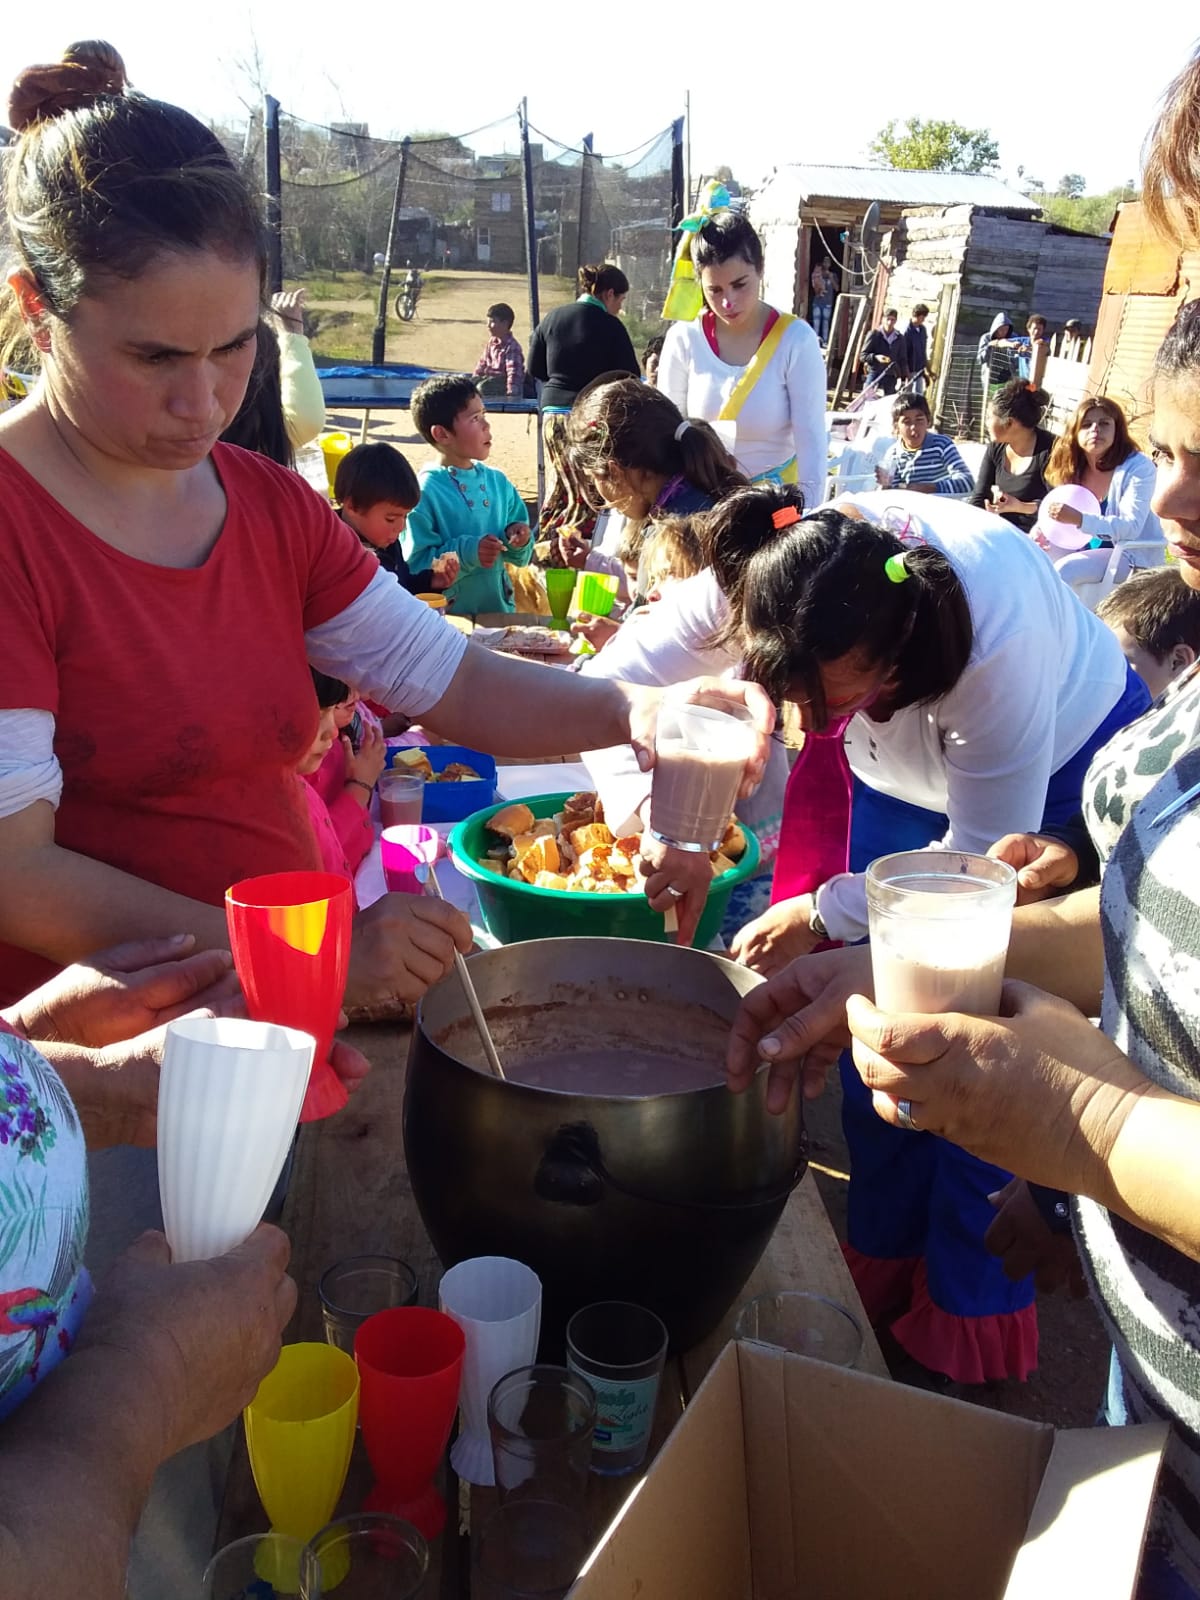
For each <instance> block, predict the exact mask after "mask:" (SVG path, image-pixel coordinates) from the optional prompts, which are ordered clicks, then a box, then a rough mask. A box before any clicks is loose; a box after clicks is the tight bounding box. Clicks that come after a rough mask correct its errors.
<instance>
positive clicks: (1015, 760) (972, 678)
mask: <svg viewBox="0 0 1200 1600" xmlns="http://www.w3.org/2000/svg"><path fill="white" fill-rule="evenodd" d="M847 498H850V499H852V500H853V501H854V502H856V503H857V504H859V505H861V506H862V507H863V508H864V509H865V510H867V511H869V512H872V513H873V514H875V515H879V514H881V513H882V512H883V511H884V510H886V509H887V508H888V507H889V506H897V507H900V508H902V509H903V510H905V511H907V512H909V513H910V514H911V515H912V518H913V525H914V528H919V529H920V530H921V531H922V533H923V534H924V536H925V537H926V538H927V539H928V542H929V543H930V544H932V545H933V546H934V547H935V548H936V549H939V550H941V551H942V552H943V554H945V555H946V556H948V557H949V559H950V561H951V563H952V564H953V566H954V569H955V571H956V572H957V574H958V576H959V578H960V579H961V581H962V583H963V586H964V588H965V589H966V593H967V600H968V603H969V605H970V607H971V618H972V623H973V627H974V643H973V646H972V650H971V657H970V660H969V661H968V664H967V668H966V671H965V672H964V673H963V675H962V677H961V678H960V679H959V681H958V683H957V684H955V686H954V688H953V689H951V690H950V692H949V693H948V694H946V695H944V696H943V697H942V699H940V700H938V701H936V702H935V703H934V704H932V705H928V706H909V707H907V708H906V709H905V710H903V711H898V712H896V714H895V715H894V716H893V717H892V718H891V720H890V721H889V722H873V721H871V719H870V718H869V717H868V716H866V715H865V714H863V713H860V714H859V715H858V716H856V717H854V718H853V719H852V721H851V723H850V726H849V728H848V729H847V733H846V755H847V758H848V760H849V763H850V769H851V771H852V772H853V773H854V774H855V776H856V777H858V778H861V779H862V780H863V782H864V783H867V784H870V786H871V787H872V788H873V789H877V790H879V791H880V792H881V793H883V794H890V795H894V796H895V797H896V798H897V799H900V800H906V801H908V803H909V804H910V805H916V806H922V807H924V808H925V809H926V810H929V811H935V812H938V813H939V814H941V815H945V816H946V817H948V818H949V823H950V826H949V828H948V830H947V832H946V833H945V835H944V836H943V838H942V839H941V840H931V841H930V843H931V844H937V843H940V844H943V845H944V846H945V847H946V848H947V849H959V850H969V851H975V852H982V851H984V850H986V849H987V847H988V846H989V845H991V844H993V843H994V842H995V841H996V840H997V839H998V838H1000V837H1001V835H1002V834H1005V833H1010V832H1019V831H1034V830H1036V829H1037V828H1038V827H1039V826H1040V824H1041V820H1042V814H1043V811H1044V809H1045V804H1046V790H1047V786H1048V784H1049V780H1050V776H1051V774H1052V773H1054V772H1056V771H1057V770H1058V769H1059V767H1061V766H1063V765H1065V763H1066V762H1068V761H1069V760H1070V759H1071V757H1072V756H1074V755H1076V754H1077V753H1078V752H1079V750H1080V749H1082V747H1083V746H1084V744H1085V743H1086V742H1087V740H1088V739H1089V738H1090V736H1091V735H1092V734H1093V733H1094V732H1095V730H1096V728H1097V727H1099V725H1100V723H1101V722H1102V721H1103V720H1104V718H1105V717H1106V716H1107V715H1108V713H1109V712H1110V711H1111V710H1112V708H1113V707H1114V706H1115V705H1116V703H1117V701H1118V700H1119V699H1120V698H1121V695H1122V693H1123V692H1124V689H1125V683H1126V666H1125V658H1124V656H1123V655H1122V654H1121V649H1120V646H1119V645H1118V644H1117V641H1116V637H1115V635H1114V634H1112V633H1111V632H1110V631H1109V629H1108V628H1106V627H1105V626H1104V624H1103V623H1102V622H1100V621H1099V619H1098V618H1096V617H1094V616H1093V615H1092V614H1091V612H1089V611H1087V610H1085V608H1084V607H1083V606H1082V605H1080V603H1079V601H1078V600H1077V599H1076V598H1075V596H1074V595H1073V594H1072V593H1071V591H1070V589H1068V587H1067V585H1066V584H1064V583H1063V582H1062V581H1061V579H1060V578H1059V577H1058V575H1057V574H1056V573H1055V571H1054V568H1053V567H1052V566H1051V565H1050V563H1049V562H1048V561H1046V560H1045V558H1044V557H1043V555H1042V553H1041V551H1040V550H1039V549H1038V548H1037V546H1036V545H1035V544H1034V543H1033V542H1032V540H1030V539H1028V538H1027V537H1026V536H1025V535H1024V534H1023V533H1020V532H1019V531H1018V530H1017V529H1015V528H1012V527H1010V526H1009V524H1008V523H1006V522H1005V521H1004V520H1003V518H1001V517H997V516H995V515H993V514H992V513H991V512H988V511H980V510H978V509H977V508H975V507H973V506H969V505H966V504H965V503H963V502H961V501H956V500H950V499H943V498H941V497H935V496H933V495H917V494H905V493H899V492H897V491H894V490H881V491H879V492H877V493H871V494H862V495H853V496H849V497H847ZM655 611H656V613H657V615H656V616H654V617H653V618H651V619H647V620H646V621H644V622H639V623H637V624H635V625H634V626H633V627H631V628H629V629H622V630H621V632H620V633H619V634H618V635H617V637H616V638H615V639H614V640H613V641H612V642H611V643H610V644H609V645H608V646H607V647H606V648H605V649H604V650H603V651H602V652H601V654H600V655H599V656H598V657H597V658H596V660H595V662H594V663H589V667H590V668H591V670H593V671H599V672H603V673H604V674H605V675H607V676H612V677H619V678H622V679H625V680H626V681H630V682H642V683H673V682H678V681H680V680H681V679H683V678H687V677H692V676H695V675H696V674H698V673H704V672H713V671H717V672H720V671H723V670H726V668H727V667H728V665H729V657H728V656H726V655H724V654H723V653H718V652H711V651H708V650H706V643H707V641H709V640H711V638H712V636H713V635H714V634H715V633H716V632H717V630H718V629H719V628H720V627H721V626H722V624H723V623H724V621H725V620H726V617H727V606H726V601H725V597H724V595H723V594H722V593H721V590H720V588H719V587H718V584H717V581H716V579H715V577H714V576H713V574H712V573H711V571H707V572H702V573H699V574H698V575H697V576H696V577H694V578H689V579H687V580H686V581H685V582H683V583H680V584H677V585H675V586H673V587H672V589H671V590H670V591H668V594H667V595H666V596H665V597H664V599H663V600H662V601H660V602H659V604H658V605H657V606H656V607H655ZM618 646H620V653H619V654H617V655H611V656H610V652H612V651H614V650H617V647H618ZM585 759H587V760H588V762H589V765H591V767H592V771H593V773H594V775H595V777H596V779H597V782H598V784H599V786H600V789H601V793H602V794H606V796H607V795H608V794H610V793H611V795H612V797H613V812H612V814H613V815H617V814H618V813H619V812H620V813H621V814H628V811H629V810H632V809H634V806H636V805H637V804H640V803H641V801H642V800H643V799H644V798H645V796H646V793H647V787H648V786H647V780H646V778H645V777H644V776H643V775H640V774H635V772H634V771H631V768H632V765H633V763H632V759H631V758H626V757H625V755H624V753H623V752H618V751H613V752H609V751H605V752H603V753H600V754H595V753H592V754H589V755H588V756H587V757H586V758H585ZM631 799H632V801H633V805H630V804H629V801H630V800H631ZM608 804H609V801H608V798H607V797H606V799H605V805H606V807H607V806H608ZM623 807H627V810H625V811H623V812H622V808H623ZM817 905H818V908H819V910H820V912H821V916H822V917H823V919H824V921H825V923H826V926H827V927H828V928H829V931H830V933H831V935H832V936H833V937H834V938H837V939H847V940H852V939H861V938H864V937H865V936H866V932H867V914H866V890H865V884H864V879H863V876H862V875H861V874H853V873H845V874H842V875H840V876H838V877H836V878H832V879H830V881H829V882H828V883H827V884H824V885H823V886H822V887H821V889H819V890H818V892H817Z"/></svg>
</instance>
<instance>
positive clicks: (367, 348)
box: [309, 310, 390, 362]
mask: <svg viewBox="0 0 1200 1600" xmlns="http://www.w3.org/2000/svg"><path fill="white" fill-rule="evenodd" d="M309 321H310V324H311V326H312V327H313V330H314V331H313V335H312V338H311V340H310V343H311V345H312V353H313V355H314V356H315V357H316V359H317V360H318V361H327V362H328V361H353V362H362V361H369V360H370V359H371V344H372V340H373V338H374V334H375V313H374V312H373V311H371V312H361V313H360V312H357V311H320V310H317V311H315V312H313V313H310V317H309ZM389 333H390V329H389Z"/></svg>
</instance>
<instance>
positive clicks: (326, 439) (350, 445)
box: [321, 432, 354, 500]
mask: <svg viewBox="0 0 1200 1600" xmlns="http://www.w3.org/2000/svg"><path fill="white" fill-rule="evenodd" d="M353 449H354V440H353V439H352V438H351V437H350V435H349V434H348V433H340V432H336V433H323V434H322V435H321V454H322V455H323V456H324V457H325V476H326V478H327V479H328V480H329V498H330V499H331V500H332V499H333V485H334V480H335V479H336V478H337V469H338V463H339V462H340V461H341V459H342V457H343V456H345V455H349V454H350V452H351V450H353Z"/></svg>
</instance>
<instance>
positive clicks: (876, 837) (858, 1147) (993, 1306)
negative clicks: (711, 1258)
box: [841, 669, 1150, 1317]
mask: <svg viewBox="0 0 1200 1600" xmlns="http://www.w3.org/2000/svg"><path fill="white" fill-rule="evenodd" d="M1149 704H1150V696H1149V693H1148V691H1147V689H1146V686H1145V684H1144V683H1143V682H1142V680H1141V679H1140V678H1139V677H1137V675H1136V674H1135V673H1134V672H1133V670H1132V669H1130V671H1129V674H1128V678H1127V680H1126V687H1125V692H1124V694H1123V695H1122V697H1121V699H1120V700H1119V701H1118V702H1117V704H1116V705H1115V706H1114V707H1113V709H1112V711H1111V712H1109V714H1108V716H1107V717H1105V719H1104V721H1103V722H1102V723H1101V724H1100V726H1099V727H1098V728H1097V729H1096V731H1095V733H1093V734H1092V736H1091V738H1090V739H1089V740H1088V741H1087V743H1086V744H1085V745H1084V747H1083V749H1082V750H1080V751H1079V753H1078V754H1077V755H1075V756H1073V757H1072V758H1071V760H1070V761H1068V762H1066V764H1065V765H1064V766H1062V767H1061V768H1060V769H1059V770H1058V771H1057V772H1055V773H1054V774H1053V776H1052V777H1051V779H1050V783H1049V786H1048V788H1047V792H1046V809H1045V812H1044V814H1043V818H1042V826H1043V827H1051V826H1054V825H1056V824H1061V823H1064V822H1069V821H1071V819H1072V818H1073V817H1075V816H1076V815H1077V814H1078V812H1079V810H1080V805H1081V799H1082V793H1083V779H1084V776H1085V774H1086V772H1087V769H1088V767H1089V766H1090V765H1091V761H1092V757H1093V756H1094V755H1095V754H1096V752H1097V751H1098V750H1099V749H1101V748H1102V746H1104V745H1105V744H1107V743H1108V741H1109V739H1111V738H1112V737H1113V735H1114V734H1115V733H1117V732H1118V731H1119V730H1120V729H1121V728H1123V727H1125V726H1126V725H1127V724H1128V723H1130V722H1132V721H1133V720H1134V719H1135V718H1136V717H1139V716H1141V714H1142V712H1143V711H1145V710H1146V709H1147V707H1148V706H1149ZM948 825H949V824H948V820H947V818H945V817H942V816H938V815H937V813H936V812H932V811H926V810H924V809H922V808H921V807H920V806H912V805H908V804H907V803H906V802H904V801H903V800H895V799H892V798H891V797H889V796H887V795H882V794H879V793H878V792H877V791H876V790H874V789H870V788H868V787H867V785H866V784H864V783H860V782H859V781H858V780H855V785H854V801H853V815H852V823H851V831H850V870H851V871H852V872H864V871H865V870H866V868H867V866H868V865H869V864H870V862H872V861H873V860H874V859H875V858H876V856H881V855H887V854H889V853H890V852H891V851H894V850H919V849H923V848H924V847H925V846H926V845H927V844H928V843H929V841H930V840H931V839H936V838H938V837H939V836H940V835H942V834H943V833H945V831H946V829H947V827H948ZM841 1077H842V1126H843V1129H844V1131H845V1135H846V1144H847V1146H848V1148H849V1151H850V1193H849V1204H848V1217H847V1232H848V1235H849V1239H850V1243H851V1244H852V1245H853V1246H854V1248H855V1249H856V1250H858V1251H860V1252H861V1253H862V1254H863V1255H866V1256H874V1257H876V1258H878V1259H882V1260H900V1259H904V1258H907V1257H911V1256H924V1258H925V1266H926V1272H927V1275H928V1280H929V1293H930V1297H931V1298H932V1299H933V1301H934V1303H935V1304H936V1305H938V1306H940V1307H941V1309H942V1310H943V1311H948V1312H950V1313H952V1314H954V1315H957V1316H964V1317H966V1316H990V1315H994V1314H997V1313H1003V1312H1011V1311H1018V1310H1021V1309H1023V1308H1024V1307H1025V1306H1027V1305H1030V1304H1031V1303H1032V1301H1033V1297H1034V1287H1033V1279H1032V1278H1031V1277H1030V1278H1025V1279H1022V1280H1021V1281H1020V1282H1019V1283H1013V1282H1011V1281H1010V1280H1009V1279H1008V1278H1006V1277H1005V1275H1004V1269H1003V1267H1002V1266H1001V1264H1000V1262H999V1261H998V1260H996V1259H995V1258H994V1257H993V1256H990V1255H988V1254H987V1252H986V1251H985V1250H984V1248H983V1236H984V1234H985V1233H986V1231H987V1229H988V1226H989V1224H990V1223H991V1221H992V1219H993V1217H994V1216H995V1213H994V1211H993V1210H992V1207H991V1206H990V1205H989V1203H988V1198H987V1197H988V1195H989V1194H991V1193H992V1192H993V1191H995V1190H996V1189H1000V1188H1002V1187H1003V1186H1004V1184H1006V1183H1007V1182H1008V1180H1009V1177H1010V1176H1011V1174H1009V1173H1007V1172H1004V1171H1002V1170H1001V1169H1000V1168H999V1167H994V1166H991V1165H990V1164H989V1163H987V1162H984V1161H979V1160H977V1159H976V1157H975V1156H972V1155H969V1154H968V1153H967V1152H966V1151H965V1150H961V1149H959V1147H958V1146H957V1145H953V1144H949V1143H948V1142H947V1141H946V1140H945V1139H940V1138H938V1137H937V1136H936V1135H935V1134H931V1133H909V1132H907V1131H905V1130H904V1129H902V1128H894V1127H892V1125H891V1124H890V1123H887V1122H884V1121H883V1120H882V1119H881V1118H880V1117H877V1116H876V1115H875V1112H874V1109H873V1107H872V1105H871V1096H870V1091H869V1090H868V1089H867V1088H866V1087H865V1085H864V1084H863V1081H862V1079H861V1078H860V1077H859V1075H858V1073H857V1072H856V1071H855V1068H854V1063H853V1061H852V1060H851V1058H850V1054H849V1052H848V1051H847V1052H845V1053H844V1054H843V1056H842V1059H841Z"/></svg>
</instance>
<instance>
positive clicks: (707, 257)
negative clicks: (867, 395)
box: [658, 191, 829, 506]
mask: <svg viewBox="0 0 1200 1600" xmlns="http://www.w3.org/2000/svg"><path fill="white" fill-rule="evenodd" d="M722 193H723V192H722V191H717V192H715V193H713V194H712V195H710V197H709V201H708V202H707V203H706V204H705V205H704V206H702V207H701V211H700V213H699V215H698V217H696V218H690V219H688V220H689V222H692V223H695V224H696V227H695V231H694V232H692V234H691V244H690V250H691V265H692V268H693V271H694V273H695V277H696V280H697V282H698V283H699V285H700V289H701V291H702V292H703V296H704V306H703V309H702V311H701V313H700V315H699V316H698V317H697V318H696V319H695V321H692V322H673V323H672V325H671V328H670V330H669V332H668V333H667V336H666V340H665V342H664V344H663V352H662V356H661V357H660V359H659V365H658V386H659V388H660V389H662V390H663V392H664V393H665V394H668V395H669V396H670V397H671V399H672V400H673V401H674V402H675V404H676V406H677V407H678V408H679V411H680V413H681V414H682V415H683V416H685V417H703V418H704V420H705V421H706V422H710V423H712V424H713V426H714V427H715V428H716V430H717V433H718V434H719V435H720V436H721V438H722V440H723V441H724V442H725V444H726V446H727V447H728V449H729V451H730V453H731V454H732V455H733V456H734V457H736V459H737V463H738V465H739V466H740V467H741V469H742V471H743V472H744V473H745V474H746V476H747V477H748V478H751V479H755V480H767V479H772V480H774V481H775V482H778V483H796V484H799V486H800V489H801V491H802V492H803V495H804V503H805V505H809V506H813V505H817V504H818V503H819V502H820V501H821V500H823V499H824V498H825V476H826V463H827V461H828V456H829V450H828V445H827V442H826V432H825V397H826V396H825V390H826V383H825V363H824V360H823V359H822V356H821V347H820V345H819V344H818V342H817V336H816V334H815V333H814V332H813V330H812V328H811V327H810V326H809V324H808V323H807V322H805V321H803V320H802V319H801V318H799V317H793V316H791V315H790V313H787V312H781V311H777V310H776V309H775V308H774V307H773V306H770V305H768V304H767V302H766V301H765V300H764V299H763V298H762V278H763V249H762V241H761V240H760V239H759V237H758V234H757V233H755V231H754V229H753V227H751V225H750V222H749V220H748V218H746V217H745V216H743V215H742V213H741V212H737V211H732V210H730V209H729V207H728V203H727V197H725V198H724V203H723V202H722ZM668 314H669V313H668Z"/></svg>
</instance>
